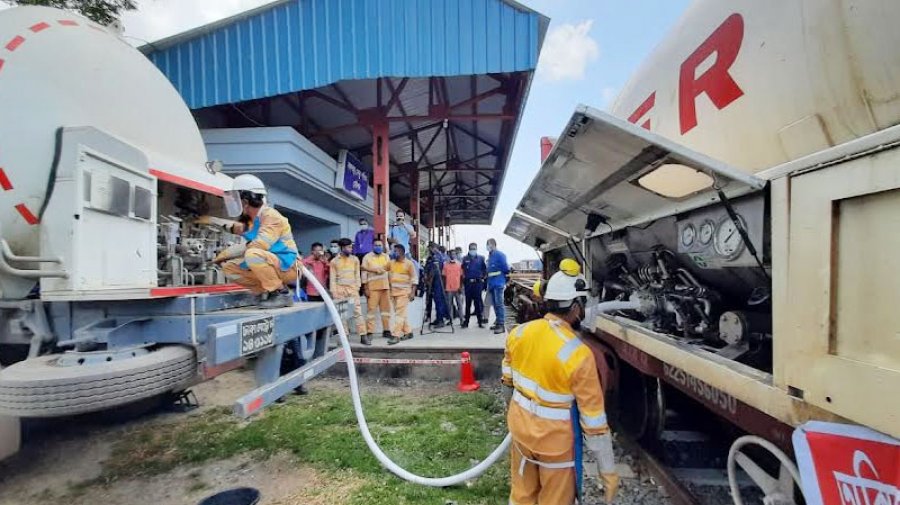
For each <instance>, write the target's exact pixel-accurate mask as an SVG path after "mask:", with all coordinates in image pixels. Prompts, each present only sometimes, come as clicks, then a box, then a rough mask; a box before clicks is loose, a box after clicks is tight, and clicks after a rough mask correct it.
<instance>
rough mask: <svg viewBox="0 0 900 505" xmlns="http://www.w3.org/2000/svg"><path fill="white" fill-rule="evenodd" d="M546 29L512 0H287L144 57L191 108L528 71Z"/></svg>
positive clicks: (153, 47) (174, 40)
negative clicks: (373, 83)
mask: <svg viewBox="0 0 900 505" xmlns="http://www.w3.org/2000/svg"><path fill="white" fill-rule="evenodd" d="M548 22H549V21H548V19H547V18H546V17H544V16H542V15H540V14H538V13H536V12H534V11H532V10H529V9H527V8H525V7H523V6H521V5H519V4H518V3H516V2H513V1H510V0H287V1H279V2H275V3H273V4H270V5H267V6H264V7H262V8H260V9H256V10H253V11H250V12H248V13H244V14H242V15H239V16H235V17H234V18H230V19H227V20H223V21H220V22H218V23H215V24H213V25H208V26H205V27H201V28H198V29H196V30H192V31H189V32H186V33H183V34H180V35H176V36H175V37H171V38H169V39H165V40H162V41H159V42H156V43H153V44H150V45H148V46H144V47H143V48H142V50H143V51H144V52H145V53H147V56H148V57H149V58H150V59H151V60H152V61H153V62H154V63H155V64H156V65H157V66H158V67H159V68H160V69H161V70H162V71H163V73H165V74H166V76H168V78H169V80H171V81H172V83H173V84H174V85H175V87H176V88H177V89H178V91H179V92H180V93H181V95H182V96H183V97H184V99H185V101H186V102H187V103H188V106H189V107H190V108H192V109H199V108H203V107H210V106H214V105H219V104H225V103H235V102H243V101H247V100H253V99H258V98H264V97H271V96H277V95H282V94H285V93H291V92H296V91H301V90H310V89H315V88H320V87H323V86H326V85H328V84H331V83H335V82H338V81H347V80H359V79H373V78H377V77H388V76H403V77H429V76H456V75H477V74H489V73H506V72H521V71H531V70H534V69H535V67H536V65H537V60H538V54H539V51H540V46H541V42H542V40H543V36H544V32H545V31H546V27H547V24H548Z"/></svg>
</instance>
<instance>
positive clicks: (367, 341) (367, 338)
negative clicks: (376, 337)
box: [359, 333, 372, 345]
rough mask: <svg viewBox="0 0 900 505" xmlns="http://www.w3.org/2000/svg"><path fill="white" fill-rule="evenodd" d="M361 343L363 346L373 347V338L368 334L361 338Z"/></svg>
mask: <svg viewBox="0 0 900 505" xmlns="http://www.w3.org/2000/svg"><path fill="white" fill-rule="evenodd" d="M359 341H360V342H361V343H362V345H372V337H370V336H369V334H368V333H367V334H365V335H362V336H360V337H359Z"/></svg>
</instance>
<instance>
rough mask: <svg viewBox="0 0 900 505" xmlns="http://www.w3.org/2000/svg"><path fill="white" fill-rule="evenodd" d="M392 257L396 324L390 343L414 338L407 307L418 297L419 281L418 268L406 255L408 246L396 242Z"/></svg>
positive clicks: (391, 278)
mask: <svg viewBox="0 0 900 505" xmlns="http://www.w3.org/2000/svg"><path fill="white" fill-rule="evenodd" d="M391 259H392V260H393V261H391V266H390V272H389V276H390V282H391V299H392V300H393V302H394V326H393V328H391V339H390V340H388V345H394V344H398V343H400V341H401V340H409V339H411V338H413V334H412V327H411V326H410V324H409V314H408V313H407V308H408V307H409V303H410V302H411V301H413V299H414V298H415V297H416V294H415V293H416V292H415V285H416V284H418V283H419V272H418V269H417V268H416V266H415V265H414V264H413V262H412V260H410V259H409V258H407V257H406V248H404V247H403V245H402V244H394V252H393V253H392V254H391Z"/></svg>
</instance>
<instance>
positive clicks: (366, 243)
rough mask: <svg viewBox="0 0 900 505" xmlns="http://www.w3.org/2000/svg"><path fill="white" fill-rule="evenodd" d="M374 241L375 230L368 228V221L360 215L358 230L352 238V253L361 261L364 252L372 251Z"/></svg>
mask: <svg viewBox="0 0 900 505" xmlns="http://www.w3.org/2000/svg"><path fill="white" fill-rule="evenodd" d="M374 242H375V230H373V229H372V228H369V221H368V220H367V219H366V218H364V217H361V218H359V231H358V232H356V236H355V237H354V238H353V254H355V255H356V257H357V258H359V261H360V262H362V260H363V258H364V257H365V255H366V254H369V253H370V252H372V248H373V247H374Z"/></svg>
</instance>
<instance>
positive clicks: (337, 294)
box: [329, 238, 372, 345]
mask: <svg viewBox="0 0 900 505" xmlns="http://www.w3.org/2000/svg"><path fill="white" fill-rule="evenodd" d="M338 247H339V248H340V253H339V254H338V256H337V257H335V258H334V259H333V260H331V279H330V280H331V286H330V289H329V291H331V296H332V297H333V298H334V300H335V301H338V300H349V301H350V303H351V304H352V305H353V316H352V319H354V320H355V321H356V330H357V332H359V335H360V340H361V342H362V343H363V345H371V344H372V342H371V341H368V342H367V339H366V338H365V337H366V325H365V323H364V322H363V318H362V309H361V308H360V306H359V288H360V286H361V281H360V277H359V258H357V257H356V256H353V242H351V241H350V239H349V238H342V239H340V240H339V241H338ZM344 326H345V327H346V328H347V329H349V328H350V327H351V326H350V324H349V321H344Z"/></svg>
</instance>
